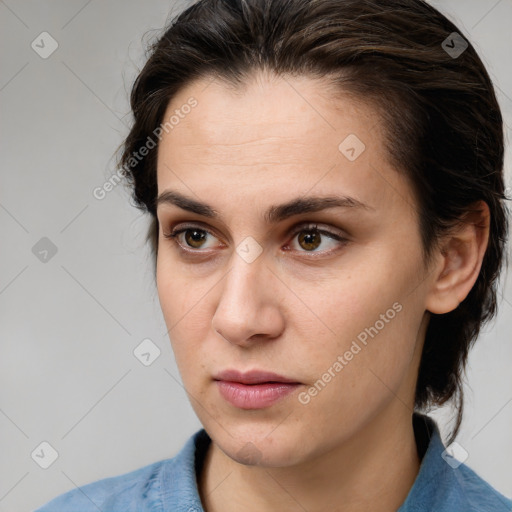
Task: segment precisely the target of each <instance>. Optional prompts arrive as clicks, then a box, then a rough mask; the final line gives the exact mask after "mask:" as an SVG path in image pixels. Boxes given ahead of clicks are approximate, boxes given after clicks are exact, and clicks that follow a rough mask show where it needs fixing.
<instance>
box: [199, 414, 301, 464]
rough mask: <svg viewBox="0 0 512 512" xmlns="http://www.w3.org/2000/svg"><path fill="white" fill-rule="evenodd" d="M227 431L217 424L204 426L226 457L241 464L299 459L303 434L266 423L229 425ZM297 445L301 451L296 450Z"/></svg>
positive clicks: (271, 462)
mask: <svg viewBox="0 0 512 512" xmlns="http://www.w3.org/2000/svg"><path fill="white" fill-rule="evenodd" d="M226 430H227V432H226ZM226 430H224V429H222V428H220V427H219V426H218V425H215V426H214V428H213V430H209V429H207V431H208V433H209V435H210V437H211V438H212V441H213V442H215V444H216V445H217V446H218V447H219V448H220V449H221V450H222V451H223V452H224V453H225V454H226V455H227V456H228V457H229V458H231V459H232V460H234V461H236V462H238V463H239V464H243V465H244V466H260V467H286V466H291V465H294V464H297V463H299V462H300V459H301V458H302V455H303V450H304V448H305V445H304V440H303V439H301V438H302V436H299V434H298V432H295V433H294V432H291V431H290V428H289V427H286V426H284V425H283V426H282V427H277V428H276V427H275V425H273V426H270V425H269V424H264V425H259V426H257V427H256V426H255V425H250V424H246V425H241V424H239V425H233V424H230V425H229V427H227V428H226ZM228 432H229V433H228ZM230 434H231V435H230ZM299 446H300V447H301V451H298V449H297V448H298V447H299Z"/></svg>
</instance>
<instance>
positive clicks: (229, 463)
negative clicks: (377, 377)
mask: <svg viewBox="0 0 512 512" xmlns="http://www.w3.org/2000/svg"><path fill="white" fill-rule="evenodd" d="M419 466H420V460H419V457H418V452H417V447H416V441H415V436H414V430H413V424H412V417H411V413H410V411H408V410H407V409H406V408H405V407H404V406H403V404H401V403H400V402H398V401H395V404H394V406H392V407H391V408H390V409H389V410H387V411H384V412H383V413H381V414H380V415H379V416H377V417H376V418H374V419H373V420H372V421H371V422H369V424H368V425H367V426H366V427H364V428H363V429H361V430H360V431H359V432H358V433H357V434H356V435H355V436H353V437H352V438H350V439H349V440H347V441H345V442H343V443H342V444H340V445H339V446H337V447H336V449H334V450H331V451H329V452H327V453H325V454H323V455H321V456H319V457H317V458H315V459H313V460H311V459H310V460H308V461H306V462H304V463H302V464H300V465H295V466H292V467H279V468H274V467H270V468H269V467H261V466H245V465H242V464H239V463H238V462H236V461H234V460H232V459H231V458H230V457H228V456H227V455H226V454H225V453H224V452H223V451H222V450H220V449H219V448H218V447H217V446H216V445H215V444H214V442H213V441H212V443H211V444H210V447H209V450H208V453H207V455H206V458H205V461H204V464H203V468H202V472H201V476H200V479H199V484H198V485H199V492H200V495H201V499H202V502H203V506H204V509H205V511H206V512H221V511H222V512H234V511H237V512H238V511H239V510H244V511H247V512H256V511H258V512H261V511H265V512H274V511H275V512H278V511H279V512H282V511H283V510H285V511H286V510H300V509H301V508H302V509H304V510H307V511H308V512H320V511H325V510H337V511H340V512H362V511H367V510H379V511H383V512H387V511H389V512H394V511H396V510H397V509H398V508H399V507H400V505H401V504H402V503H403V502H404V500H405V498H406V497H407V494H408V492H409V490H410V488H411V487H412V485H413V483H414V480H415V478H416V476H417V474H418V471H419Z"/></svg>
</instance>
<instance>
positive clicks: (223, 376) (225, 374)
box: [214, 370, 298, 384]
mask: <svg viewBox="0 0 512 512" xmlns="http://www.w3.org/2000/svg"><path fill="white" fill-rule="evenodd" d="M214 379H215V380H225V381H230V382H240V383H241V384H261V383H263V382H289V383H293V384H298V382H297V381H296V380H294V379H289V378H287V377H283V376H282V375H278V374H277V373H273V372H267V371H264V370H250V371H248V372H244V373H242V372H239V371H238V370H224V371H222V372H219V373H218V374H217V375H215V376H214Z"/></svg>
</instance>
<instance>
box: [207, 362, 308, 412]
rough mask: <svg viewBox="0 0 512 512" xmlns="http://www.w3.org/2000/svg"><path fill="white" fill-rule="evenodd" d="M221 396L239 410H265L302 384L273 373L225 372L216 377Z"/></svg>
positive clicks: (259, 371)
mask: <svg viewBox="0 0 512 512" xmlns="http://www.w3.org/2000/svg"><path fill="white" fill-rule="evenodd" d="M214 380H215V383H216V385H217V388H218V390H219V393H220V395H221V396H222V397H223V398H224V399H225V400H226V401H227V402H229V403H230V404H231V405H233V406H235V407H237V408H239V409H263V408H266V407H270V406H271V405H273V404H275V403H276V402H278V401H280V400H281V399H283V398H285V397H286V396H288V395H290V394H291V393H292V392H293V391H295V390H296V389H297V388H298V387H299V386H301V385H302V384H301V383H300V382H297V381H294V380H293V379H290V378H287V377H283V376H282V375H278V374H276V373H273V372H266V371H261V370H252V371H249V372H246V373H241V372H239V371H237V370H225V371H223V372H220V373H219V374H217V375H216V376H215V377H214Z"/></svg>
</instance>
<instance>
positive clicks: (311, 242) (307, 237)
mask: <svg viewBox="0 0 512 512" xmlns="http://www.w3.org/2000/svg"><path fill="white" fill-rule="evenodd" d="M298 240H299V244H300V246H301V247H302V248H303V249H305V250H307V251H314V250H315V249H316V248H317V247H318V246H319V245H320V244H321V243H322V236H321V235H320V233H319V232H318V231H315V230H309V231H306V230H304V231H302V232H301V233H300V234H299V238H298Z"/></svg>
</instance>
